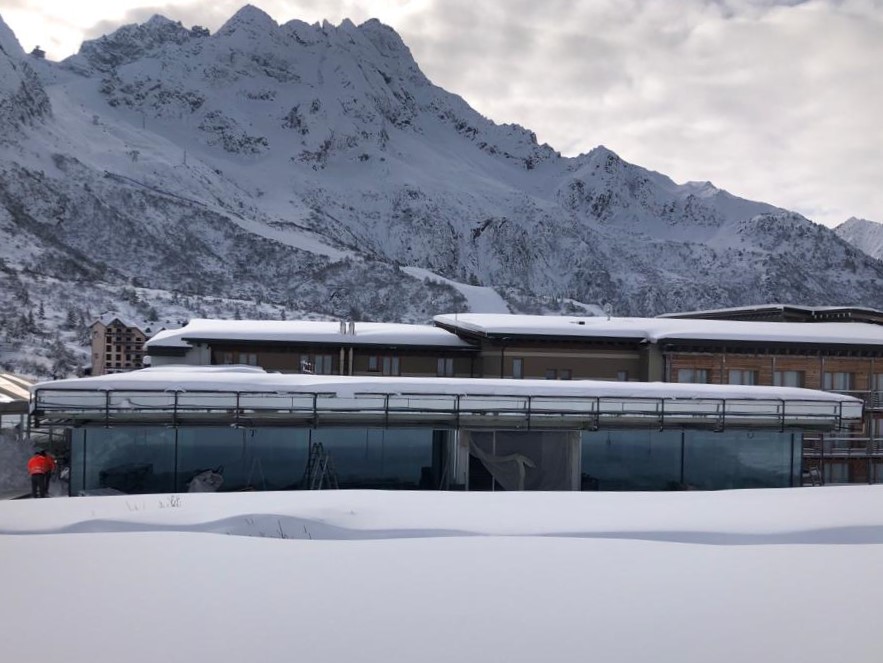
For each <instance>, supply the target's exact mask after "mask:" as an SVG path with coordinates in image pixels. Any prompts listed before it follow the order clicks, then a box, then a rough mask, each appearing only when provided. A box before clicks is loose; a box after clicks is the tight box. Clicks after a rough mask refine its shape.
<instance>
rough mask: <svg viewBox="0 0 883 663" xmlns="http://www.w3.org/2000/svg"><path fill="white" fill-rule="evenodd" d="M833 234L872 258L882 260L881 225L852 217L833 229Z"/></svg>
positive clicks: (882, 228)
mask: <svg viewBox="0 0 883 663" xmlns="http://www.w3.org/2000/svg"><path fill="white" fill-rule="evenodd" d="M834 232H835V233H837V236H838V237H840V239H842V240H844V241H846V242H849V243H850V244H852V245H853V246H854V247H856V248H857V249H859V250H860V251H864V252H865V253H867V254H868V255H869V256H871V257H872V258H877V260H881V259H883V223H877V222H875V221H868V220H867V219H857V218H855V217H852V218H850V219H847V220H846V221H844V222H843V223H841V224H840V225H839V226H837V227H836V228H834Z"/></svg>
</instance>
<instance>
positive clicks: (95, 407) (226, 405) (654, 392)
mask: <svg viewBox="0 0 883 663" xmlns="http://www.w3.org/2000/svg"><path fill="white" fill-rule="evenodd" d="M32 414H33V417H34V423H35V424H36V425H46V424H63V425H78V424H83V423H93V424H94V423H104V424H106V425H119V424H154V425H156V424H166V425H183V424H187V425H198V424H204V425H219V424H232V425H243V426H269V425H288V426H290V425H302V426H311V427H316V426H329V425H334V426H347V425H353V426H366V425H367V426H382V427H387V428H388V427H398V426H414V425H420V426H433V427H444V428H494V429H512V430H519V429H574V430H579V429H588V430H596V429H598V428H601V427H611V428H612V427H616V428H622V427H658V428H665V427H673V426H677V427H698V428H707V429H712V430H723V429H725V428H728V427H757V428H768V429H769V428H774V429H785V428H804V429H814V430H834V429H838V428H840V427H842V426H844V425H846V424H849V423H853V422H857V421H860V420H861V417H862V402H861V401H860V400H858V399H855V398H852V397H849V396H843V395H840V394H834V393H829V392H822V391H814V390H809V389H794V388H785V387H753V386H729V385H695V384H674V383H639V382H624V383H623V382H605V381H593V380H585V381H572V382H563V381H546V380H517V381H515V380H490V379H473V378H462V379H457V378H401V377H396V378H378V377H352V376H319V375H300V374H278V373H266V372H265V371H263V370H262V369H259V368H245V367H238V368H235V369H234V368H229V367H171V366H169V367H158V368H152V369H144V370H141V371H135V372H131V373H123V374H115V375H108V376H102V377H94V378H83V379H76V380H61V381H57V382H47V383H41V384H38V385H36V386H35V387H34V388H33V397H32Z"/></svg>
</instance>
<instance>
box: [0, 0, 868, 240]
mask: <svg viewBox="0 0 883 663" xmlns="http://www.w3.org/2000/svg"><path fill="white" fill-rule="evenodd" d="M243 4H245V2H244V0H214V1H213V2H212V3H211V4H208V3H205V2H204V1H203V0H166V2H165V3H162V2H150V0H89V2H72V1H71V0H3V5H2V8H0V14H2V16H3V19H4V20H5V21H6V23H7V24H8V25H9V26H10V27H11V28H12V30H13V31H14V32H15V33H16V35H17V36H18V38H19V41H20V42H21V43H22V46H23V47H24V48H25V49H26V50H31V48H33V47H34V46H35V45H38V44H39V45H40V46H41V47H42V48H43V49H44V50H46V51H47V55H48V57H50V58H51V59H61V58H64V57H66V56H68V55H70V54H72V53H74V52H76V50H77V49H78V48H79V44H80V42H81V41H82V40H83V39H84V38H93V37H96V36H100V35H101V34H104V33H106V32H109V31H111V30H113V29H115V28H116V27H118V26H119V25H122V24H125V23H132V22H136V21H138V22H140V21H143V20H146V19H147V18H149V17H150V16H151V15H153V14H155V13H159V14H162V15H164V16H167V17H168V18H171V19H174V20H180V21H182V22H183V23H184V25H186V26H190V25H193V24H199V25H203V26H205V27H208V28H209V29H211V30H212V31H214V30H216V29H217V28H218V27H220V25H221V24H222V23H223V22H224V20H226V19H227V18H229V16H230V15H232V14H233V13H234V12H235V11H236V10H237V9H238V8H239V7H240V6H242V5H243ZM252 4H255V5H256V6H259V7H260V8H261V9H263V10H264V11H266V12H267V13H268V14H270V15H271V16H272V17H273V18H275V19H276V20H277V21H278V22H280V23H283V22H285V21H288V20H290V19H293V18H298V19H301V20H305V21H308V22H313V21H317V20H321V19H328V20H329V21H331V22H333V23H335V24H336V23H339V22H340V21H341V20H342V19H343V18H347V17H348V18H351V19H352V20H353V21H355V22H356V23H359V22H361V21H364V20H366V19H368V18H372V17H376V18H379V19H380V20H381V21H383V22H384V23H387V24H388V25H391V26H392V27H394V28H395V29H396V30H397V31H398V32H399V34H400V35H402V37H403V39H404V40H405V43H406V44H408V46H409V47H410V48H411V51H412V53H413V54H414V57H415V58H416V60H417V62H418V64H419V65H420V67H421V68H422V69H423V71H424V72H425V73H426V75H427V76H428V77H429V78H430V79H431V80H432V81H433V82H434V83H436V84H437V85H440V86H441V87H443V88H445V89H446V90H448V91H450V92H455V93H457V94H459V95H461V96H462V97H464V98H465V99H466V101H468V102H469V103H470V104H471V105H472V106H473V107H475V108H476V109H477V110H478V111H480V112H481V113H483V114H484V115H486V116H487V117H489V118H491V119H492V120H494V121H496V122H516V123H518V124H521V125H523V126H525V127H528V128H529V129H531V130H533V131H535V132H536V134H537V137H538V138H539V140H540V142H547V143H549V144H550V145H552V146H553V147H554V148H555V149H557V150H560V151H561V152H562V153H563V154H566V155H576V154H579V153H580V152H585V151H588V150H589V149H591V148H592V147H594V146H596V145H600V144H603V145H606V146H607V147H608V148H610V149H612V150H614V151H615V152H617V153H618V154H619V155H620V156H622V157H623V158H624V159H626V160H627V161H630V162H632V163H636V164H638V165H641V166H644V167H646V168H650V169H653V170H657V171H659V172H662V173H665V174H666V175H668V176H670V177H672V178H673V179H674V180H675V181H677V182H684V181H687V180H711V181H712V182H714V184H715V185H717V186H719V187H721V188H724V189H727V190H729V191H731V192H732V193H734V194H736V195H739V196H743V197H746V198H751V199H754V200H763V201H765V202H769V203H772V204H775V205H779V206H782V207H785V208H788V209H793V210H796V211H799V212H801V213H802V214H804V215H806V216H808V217H809V218H811V219H813V220H815V221H818V222H820V223H824V224H826V225H829V226H834V225H837V224H838V223H841V222H842V221H844V220H846V219H847V218H848V217H850V216H858V217H860V218H866V219H870V220H873V221H881V222H883V126H881V117H883V73H881V72H883V0H808V1H802V0H290V1H284V0H257V1H256V2H253V3H252Z"/></svg>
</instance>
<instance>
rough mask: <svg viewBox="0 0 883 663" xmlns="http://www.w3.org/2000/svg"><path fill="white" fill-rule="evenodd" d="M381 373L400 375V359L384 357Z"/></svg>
mask: <svg viewBox="0 0 883 663" xmlns="http://www.w3.org/2000/svg"><path fill="white" fill-rule="evenodd" d="M381 373H383V375H400V374H401V371H400V370H399V358H398V357H384V358H383V370H382V371H381Z"/></svg>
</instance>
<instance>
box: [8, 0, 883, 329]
mask: <svg viewBox="0 0 883 663" xmlns="http://www.w3.org/2000/svg"><path fill="white" fill-rule="evenodd" d="M0 43H2V44H3V50H2V52H0V72H2V73H0V114H2V113H5V114H6V115H9V114H10V113H12V115H11V117H13V119H14V122H4V123H3V125H2V126H3V127H4V130H3V137H2V140H3V144H2V148H0V260H2V263H0V268H2V271H0V278H13V277H14V278H15V279H17V280H18V284H19V285H17V286H16V288H17V291H18V292H21V291H23V290H24V291H27V290H28V289H31V288H33V287H35V284H34V283H33V278H34V277H33V275H34V274H42V275H44V276H43V278H53V279H57V280H58V281H60V282H65V283H72V282H76V283H78V284H80V286H79V288H78V291H81V292H83V293H88V292H90V291H91V289H93V288H95V287H97V286H95V285H92V284H102V287H104V288H105V295H106V291H107V289H108V288H110V289H111V290H112V289H113V287H121V286H123V285H125V286H126V287H129V288H133V287H134V288H136V289H139V288H140V290H138V291H137V294H138V295H139V296H140V297H141V299H142V301H145V302H147V303H149V304H150V305H156V306H158V307H160V308H161V307H164V306H165V305H166V304H167V302H168V301H169V298H170V297H172V295H164V296H163V297H162V298H159V299H156V298H155V299H153V300H151V299H150V297H151V295H150V293H154V292H158V291H161V292H165V293H172V292H177V293H186V294H188V295H190V296H195V297H201V298H205V297H214V298H216V301H218V300H217V298H236V299H238V300H240V301H247V302H255V305H260V304H265V303H269V304H272V305H273V306H275V307H276V309H274V310H277V309H278V310H279V311H282V312H285V311H287V312H288V313H289V314H291V313H292V312H294V313H296V314H301V313H303V312H312V313H313V314H318V315H325V316H352V317H363V318H370V319H375V320H393V319H397V320H411V321H418V320H427V319H429V317H431V315H432V314H434V313H438V312H443V311H452V310H462V309H465V308H467V307H468V304H467V300H466V299H464V297H463V295H462V294H461V292H460V291H458V288H457V287H456V283H462V284H470V285H472V286H490V287H493V288H495V289H496V290H497V291H498V292H499V293H501V294H503V296H504V297H505V298H506V300H507V302H508V306H509V308H511V309H512V310H516V311H518V310H529V311H539V310H550V309H551V310H558V309H560V307H561V306H571V307H572V306H573V304H571V303H570V302H571V301H574V300H575V301H576V302H580V301H582V302H593V303H609V304H610V305H611V306H612V310H613V311H614V312H615V313H616V314H622V315H625V314H637V315H650V314H655V313H660V312H663V311H671V310H678V309H695V308H705V307H721V306H734V305H745V304H752V303H761V302H769V301H776V302H783V303H789V302H790V303H810V304H862V305H867V306H875V307H878V308H883V293H881V292H880V288H879V287H878V284H879V280H880V278H881V276H883V264H881V263H879V262H877V261H876V260H874V259H871V258H870V257H868V256H866V255H865V254H863V253H861V252H860V251H858V250H856V249H855V248H854V247H852V246H850V245H849V244H847V243H846V242H844V241H842V240H841V239H840V238H838V237H837V236H836V235H835V234H834V233H833V232H831V231H830V230H828V229H826V228H824V227H822V226H819V225H816V224H814V223H812V222H810V221H808V220H807V219H805V218H803V217H801V216H799V215H797V214H794V213H792V212H788V211H786V210H782V209H778V208H775V207H773V206H771V205H767V204H764V203H758V202H752V201H748V200H743V199H740V198H737V197H735V196H732V195H730V194H729V193H727V192H726V191H723V190H721V189H718V188H716V187H714V186H713V185H712V184H711V183H708V182H691V183H687V184H682V185H678V184H675V183H674V182H672V181H671V180H670V179H669V178H667V177H665V176H664V175H661V174H659V173H655V172H651V171H648V170H646V169H644V168H641V167H639V166H635V165H632V164H628V163H626V162H625V161H623V160H622V159H620V158H619V157H618V156H617V155H616V154H615V153H613V152H612V151H610V150H609V149H607V148H605V147H598V148H596V149H594V150H592V151H591V152H589V153H588V154H583V155H580V156H579V157H576V158H565V157H562V156H561V155H560V154H558V153H557V152H556V151H555V150H554V149H552V148H551V147H549V146H548V145H539V144H538V143H537V141H536V137H535V135H534V134H533V133H531V132H530V131H528V130H526V129H524V128H522V127H519V126H515V125H498V124H495V123H493V122H492V121H491V120H489V119H487V118H485V117H482V116H481V115H480V114H479V113H477V112H476V111H474V110H473V109H471V108H470V107H469V106H468V104H467V103H466V102H465V101H464V100H463V99H461V98H460V97H458V96H456V95H453V94H450V93H448V92H446V91H444V90H442V89H440V88H438V87H436V86H434V85H433V84H432V83H431V82H430V81H429V80H428V79H427V78H426V77H425V76H424V75H423V73H422V72H421V71H420V68H419V67H418V65H417V64H416V62H415V61H414V59H413V58H412V56H411V54H410V52H409V50H408V48H407V47H406V46H405V44H404V43H403V42H402V40H401V39H400V37H399V36H398V35H397V34H396V33H395V32H394V31H393V30H392V29H391V28H389V27H387V26H385V25H382V24H381V23H379V22H378V21H376V20H371V21H367V22H366V23H363V24H362V25H359V26H356V25H354V24H353V23H351V22H350V21H344V22H343V23H341V24H340V25H339V26H333V25H331V24H329V23H327V22H326V23H323V24H315V25H308V24H306V23H303V22H300V21H291V22H289V23H285V24H284V25H278V24H277V23H276V22H275V21H274V20H273V19H272V18H270V17H269V16H268V15H267V14H265V13H264V12H262V11H260V10H259V9H256V8H254V7H251V6H247V7H245V8H243V9H242V10H240V11H239V12H237V13H236V14H235V15H234V16H233V17H232V18H231V19H230V20H229V21H228V22H227V23H226V24H225V25H224V26H223V27H222V28H221V29H220V30H218V31H217V33H215V34H214V35H208V34H207V31H206V30H203V29H201V28H198V27H194V28H193V29H187V28H185V27H184V26H182V25H180V24H179V23H175V22H172V21H169V20H167V19H165V18H162V17H159V16H155V17H154V18H152V19H150V20H149V21H147V22H146V23H144V24H141V25H131V26H126V27H123V28H121V29H119V30H117V31H116V32H114V33H113V34H111V35H107V36H105V37H102V38H100V39H97V40H94V41H90V42H86V43H84V44H83V46H82V48H81V49H80V52H79V53H78V54H77V55H75V56H73V57H71V58H68V59H67V60H65V61H64V62H62V63H52V62H48V61H44V60H37V59H35V58H31V57H28V56H25V55H23V54H22V52H21V48H20V47H19V46H18V44H17V43H16V42H15V40H14V37H12V35H11V33H10V32H9V30H8V29H7V28H6V27H5V26H3V27H2V29H0ZM12 109H15V110H16V111H17V112H12ZM401 267H409V268H414V269H404V270H403V269H401ZM424 270H429V271H430V272H432V273H434V274H437V275H439V277H440V278H426V277H425V275H426V271H424ZM452 282H453V283H454V284H455V287H452V286H451V283H452ZM0 285H2V284H0ZM459 290H462V291H465V289H464V288H463V287H460V288H459ZM467 295H468V293H467ZM84 297H85V294H84ZM489 300H490V298H486V297H482V298H478V299H475V298H473V299H470V300H469V301H489Z"/></svg>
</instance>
